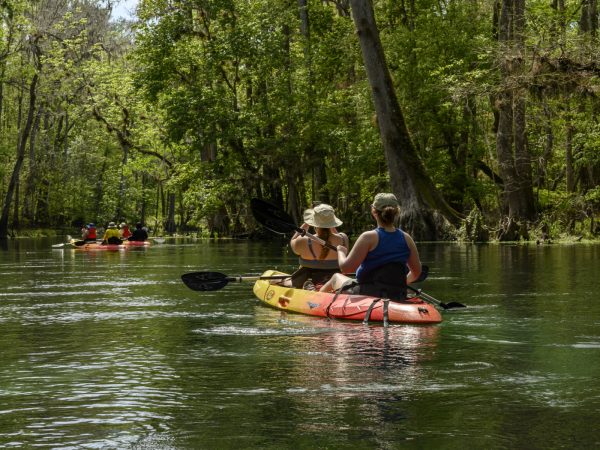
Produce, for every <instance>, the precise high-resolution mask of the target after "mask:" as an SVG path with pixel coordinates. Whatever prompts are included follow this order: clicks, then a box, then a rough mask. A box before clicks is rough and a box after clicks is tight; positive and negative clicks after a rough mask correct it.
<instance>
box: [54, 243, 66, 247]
mask: <svg viewBox="0 0 600 450" xmlns="http://www.w3.org/2000/svg"><path fill="white" fill-rule="evenodd" d="M65 245H67V244H65V243H64V242H63V243H62V244H54V245H53V246H52V248H63V247H64V246H65Z"/></svg>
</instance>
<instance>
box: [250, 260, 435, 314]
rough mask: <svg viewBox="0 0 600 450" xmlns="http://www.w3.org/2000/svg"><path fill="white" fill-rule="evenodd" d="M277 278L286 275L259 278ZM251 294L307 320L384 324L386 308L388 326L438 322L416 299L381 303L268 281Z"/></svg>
mask: <svg viewBox="0 0 600 450" xmlns="http://www.w3.org/2000/svg"><path fill="white" fill-rule="evenodd" d="M278 275H287V274H285V273H283V272H278V271H276V270H267V271H266V272H265V273H263V275H262V277H273V276H278ZM254 294H255V295H256V297H258V299H259V300H260V301H261V302H263V303H266V304H267V305H269V306H272V307H274V308H276V309H279V310H282V311H291V312H296V313H300V314H307V315H310V316H318V317H330V318H333V319H348V320H365V317H367V315H368V320H369V321H372V322H384V314H385V309H386V307H387V321H388V322H390V323H409V324H435V323H440V322H441V321H442V316H441V314H440V313H439V311H438V310H437V309H436V308H435V307H434V306H433V305H432V304H430V303H427V302H426V301H424V300H423V299H421V298H419V297H418V296H415V297H409V298H407V299H405V300H401V301H398V300H393V301H392V300H390V301H388V300H385V301H384V300H383V299H378V298H375V297H369V296H365V295H351V294H343V293H342V294H339V295H336V294H334V293H332V292H318V291H305V290H303V289H295V288H291V287H286V286H280V285H277V284H271V283H270V280H268V279H263V280H261V279H259V280H257V281H256V282H255V283H254ZM369 310H370V311H369Z"/></svg>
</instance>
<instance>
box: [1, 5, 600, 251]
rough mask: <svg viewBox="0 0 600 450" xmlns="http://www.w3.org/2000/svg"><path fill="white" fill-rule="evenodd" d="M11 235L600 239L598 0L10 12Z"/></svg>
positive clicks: (5, 26)
mask: <svg viewBox="0 0 600 450" xmlns="http://www.w3.org/2000/svg"><path fill="white" fill-rule="evenodd" d="M0 14H1V18H0V20H1V21H2V27H0V159H1V161H2V164H0V198H1V199H2V211H1V216H0V237H4V238H6V237H7V236H10V235H19V234H20V233H23V232H24V230H27V229H41V228H54V229H59V228H62V229H64V228H69V227H76V226H79V225H81V224H83V223H86V222H98V223H106V222H108V221H111V220H116V221H122V220H127V221H129V222H136V221H140V220H141V221H143V222H145V223H147V224H148V225H149V226H151V227H153V228H155V229H164V230H165V231H166V232H170V233H175V232H179V233H184V232H194V233H203V234H208V235H219V236H241V235H246V234H248V233H252V232H253V231H254V230H255V228H256V224H255V223H254V221H253V220H252V217H251V214H250V211H249V207H248V205H249V203H250V198H252V197H261V198H266V199H270V200H272V201H273V202H275V203H276V204H278V205H280V206H282V207H285V208H286V209H287V211H288V212H289V213H290V214H291V215H292V216H293V217H294V218H297V219H298V220H299V221H300V218H301V212H302V210H303V208H306V207H308V206H310V204H311V202H314V201H324V202H327V203H330V204H332V205H334V206H335V207H336V208H337V211H338V214H339V216H340V217H341V218H342V220H343V221H344V230H345V231H348V232H350V233H352V232H355V233H358V232H360V231H361V230H363V229H364V228H366V227H369V226H371V224H372V222H371V220H370V217H369V215H368V206H369V204H370V201H371V200H372V197H373V195H374V194H375V193H376V192H379V191H388V190H391V191H393V192H395V193H396V194H397V196H398V197H399V199H400V200H401V204H402V210H403V216H402V218H401V224H402V226H403V227H405V228H406V229H407V230H408V231H410V232H412V233H413V234H414V235H415V237H416V238H417V239H420V240H441V239H462V240H468V241H489V240H519V239H529V240H536V239H539V240H546V239H556V238H557V237H559V236H565V235H571V236H578V237H585V238H594V237H596V236H597V235H598V234H599V233H600V225H599V224H598V221H599V220H600V218H599V216H598V214H599V210H600V186H599V183H598V181H599V179H600V151H599V148H600V124H599V120H598V119H599V117H600V100H599V98H598V94H599V92H600V81H599V75H600V69H599V65H600V45H599V42H598V39H599V36H598V5H597V2H595V1H589V0H577V1H572V0H565V1H560V2H556V1H549V0H544V1H541V0H528V1H525V0H495V1H491V2H473V1H466V0H457V1H447V2H439V1H430V0H425V1H421V2H412V3H411V2H404V1H387V0H373V1H372V2H368V1H366V2H365V1H358V0H335V1H333V0H329V1H321V0H299V1H290V2H281V1H273V0H253V1H247V0H214V1H211V2H207V1H194V2H178V1H174V2H164V1H160V0H141V1H140V3H139V5H138V9H137V18H136V20H135V21H133V22H125V21H122V20H121V21H114V20H112V19H111V11H110V7H109V8H107V7H106V4H105V3H104V2H100V1H98V2H94V1H89V0H88V1H66V0H65V1H63V0H53V1H34V2H31V1H25V0H6V1H3V2H2V3H0Z"/></svg>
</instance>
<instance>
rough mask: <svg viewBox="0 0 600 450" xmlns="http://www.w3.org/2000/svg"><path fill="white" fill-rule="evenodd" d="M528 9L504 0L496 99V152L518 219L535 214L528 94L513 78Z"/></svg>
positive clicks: (510, 211)
mask: <svg viewBox="0 0 600 450" xmlns="http://www.w3.org/2000/svg"><path fill="white" fill-rule="evenodd" d="M524 8H525V3H524V0H504V1H503V2H502V8H501V12H500V18H499V20H500V23H499V26H498V40H499V43H500V45H501V46H503V48H505V54H503V55H502V56H501V61H500V70H501V74H502V77H503V81H504V83H505V86H504V90H503V92H501V93H500V94H499V95H498V98H497V100H496V104H497V110H498V128H497V131H496V154H497V156H498V164H499V167H500V176H501V177H502V178H503V179H504V192H503V198H504V201H505V203H506V206H507V207H508V216H509V217H510V218H512V219H515V220H516V221H517V222H518V221H520V220H532V219H533V218H534V217H535V202H534V197H533V181H532V173H531V157H530V155H529V150H528V148H527V141H526V128H525V125H526V122H525V93H524V92H523V91H521V90H520V89H518V88H517V87H514V86H512V85H511V84H510V81H509V80H510V78H511V77H512V76H513V75H515V74H518V73H519V71H520V70H521V65H522V62H521V61H522V59H523V51H524V47H523V29H524ZM515 55H516V56H515Z"/></svg>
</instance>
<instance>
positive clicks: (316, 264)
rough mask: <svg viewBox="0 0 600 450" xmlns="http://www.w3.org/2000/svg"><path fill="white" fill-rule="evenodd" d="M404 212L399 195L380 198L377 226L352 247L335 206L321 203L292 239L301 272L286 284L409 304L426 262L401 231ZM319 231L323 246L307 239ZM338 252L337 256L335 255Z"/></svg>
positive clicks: (376, 208)
mask: <svg viewBox="0 0 600 450" xmlns="http://www.w3.org/2000/svg"><path fill="white" fill-rule="evenodd" d="M399 214H400V206H399V203H398V200H397V198H396V196H395V195H394V194H391V193H379V194H377V195H376V196H375V198H374V200H373V203H372V205H371V215H372V216H373V218H374V219H375V221H376V223H377V227H376V228H375V229H374V230H369V231H366V232H364V233H362V234H361V235H360V236H359V237H358V238H357V240H356V242H355V244H354V246H353V247H352V249H351V250H350V251H349V248H350V242H349V239H348V237H347V236H346V235H345V234H344V233H340V232H338V231H337V228H338V227H339V226H341V225H342V221H341V220H340V219H338V218H337V217H336V216H335V210H334V208H333V207H332V206H330V205H327V204H324V203H321V204H318V205H317V206H315V207H314V208H311V209H307V210H306V211H305V212H304V217H303V219H304V223H303V224H302V225H301V226H300V228H301V229H302V230H304V232H303V233H301V232H299V231H297V232H296V233H295V234H294V235H293V236H292V238H291V241H290V246H291V248H292V250H293V252H294V253H295V254H297V255H298V257H299V262H300V268H299V269H298V270H296V271H295V272H294V273H293V274H292V276H291V279H288V280H286V281H284V282H281V284H285V285H288V286H292V287H294V288H302V289H308V290H315V289H317V290H320V291H322V292H334V291H336V292H340V291H344V292H347V293H349V294H361V295H369V296H376V297H381V296H385V297H386V298H396V299H404V298H406V290H407V284H409V283H412V282H414V281H415V280H417V279H418V278H419V276H420V275H421V260H420V258H419V252H418V251H417V247H416V245H415V242H414V241H413V239H412V237H411V236H410V235H409V234H408V233H406V232H404V231H402V230H401V229H400V228H397V227H396V225H395V224H396V221H397V219H398V216H399ZM310 227H313V228H314V230H315V234H316V236H317V237H318V238H319V239H318V240H322V241H324V242H325V243H324V244H321V243H319V242H318V240H317V239H315V237H314V236H311V235H309V234H308V231H309V229H310ZM332 248H335V250H332ZM351 273H356V279H353V278H350V277H349V276H347V275H345V274H351Z"/></svg>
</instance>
